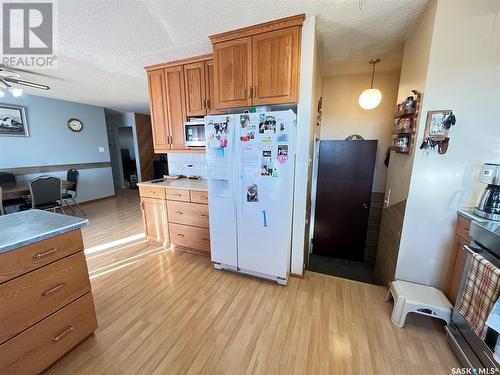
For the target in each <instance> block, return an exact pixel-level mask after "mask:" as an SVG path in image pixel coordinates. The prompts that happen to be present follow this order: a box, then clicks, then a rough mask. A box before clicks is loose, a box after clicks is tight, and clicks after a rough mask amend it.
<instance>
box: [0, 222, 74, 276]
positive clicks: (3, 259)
mask: <svg viewBox="0 0 500 375" xmlns="http://www.w3.org/2000/svg"><path fill="white" fill-rule="evenodd" d="M81 250H83V241H82V234H81V231H80V230H79V229H78V230H74V231H71V232H68V233H64V234H61V235H60V236H56V237H52V238H49V239H46V240H43V241H40V242H37V243H34V244H32V245H28V246H24V247H21V248H19V249H16V250H12V251H8V252H6V253H3V254H0V283H3V282H5V281H7V280H10V279H13V278H14V277H17V276H20V275H23V274H25V273H27V272H29V271H33V270H35V269H37V268H40V267H42V266H45V265H46V264H49V263H52V262H55V261H56V260H58V259H61V258H64V257H65V256H68V255H70V254H74V253H76V252H78V251H81Z"/></svg>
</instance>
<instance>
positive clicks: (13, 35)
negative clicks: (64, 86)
mask: <svg viewBox="0 0 500 375" xmlns="http://www.w3.org/2000/svg"><path fill="white" fill-rule="evenodd" d="M54 10H55V9H54V4H53V3H51V2H37V3H16V2H9V3H3V4H2V34H3V36H2V53H3V56H2V64H4V65H9V66H13V67H23V68H30V67H33V68H50V67H54V63H55V60H56V56H55V55H54V53H55V52H54V46H55V42H54V30H55V24H54V20H55V14H54V13H55V12H54Z"/></svg>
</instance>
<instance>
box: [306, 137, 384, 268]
mask: <svg viewBox="0 0 500 375" xmlns="http://www.w3.org/2000/svg"><path fill="white" fill-rule="evenodd" d="M376 153H377V141H321V142H320V146H319V163H318V182H317V183H318V186H317V190H316V191H317V192H316V213H315V218H314V237H313V254H316V255H323V256H329V257H334V258H341V259H351V260H363V253H364V248H365V241H366V230H367V228H368V213H369V211H370V199H371V193H372V185H373V172H374V168H375V157H376Z"/></svg>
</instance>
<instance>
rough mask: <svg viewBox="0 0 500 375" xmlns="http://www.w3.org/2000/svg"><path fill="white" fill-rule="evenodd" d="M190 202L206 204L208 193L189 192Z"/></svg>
mask: <svg viewBox="0 0 500 375" xmlns="http://www.w3.org/2000/svg"><path fill="white" fill-rule="evenodd" d="M191 202H193V203H203V204H208V191H197V190H191Z"/></svg>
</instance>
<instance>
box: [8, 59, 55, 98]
mask: <svg viewBox="0 0 500 375" xmlns="http://www.w3.org/2000/svg"><path fill="white" fill-rule="evenodd" d="M21 73H29V74H34V75H42V76H43V75H44V74H40V73H35V72H30V71H27V70H23V69H17V68H12V67H8V66H6V65H3V64H0V97H3V96H5V91H6V90H9V91H10V92H11V93H12V96H14V97H18V96H21V95H22V94H23V89H22V88H21V87H18V86H26V87H30V88H34V89H39V90H50V87H49V86H47V85H43V84H41V83H37V82H33V81H27V80H24V79H22V77H23V76H22V74H21Z"/></svg>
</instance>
